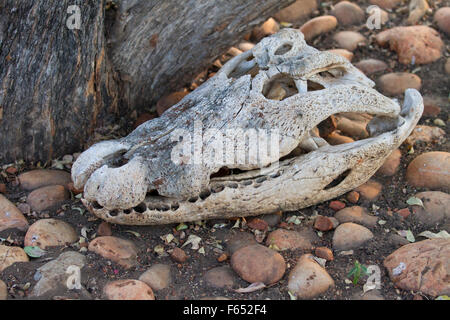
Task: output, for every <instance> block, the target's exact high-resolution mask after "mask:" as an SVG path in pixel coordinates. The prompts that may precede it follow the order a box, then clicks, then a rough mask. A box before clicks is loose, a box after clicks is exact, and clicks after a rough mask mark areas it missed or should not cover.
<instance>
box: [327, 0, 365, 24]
mask: <svg viewBox="0 0 450 320" xmlns="http://www.w3.org/2000/svg"><path fill="white" fill-rule="evenodd" d="M331 14H332V15H333V16H335V17H336V18H337V20H338V21H339V24H340V25H344V26H345V25H352V24H362V23H363V22H364V20H365V14H364V11H363V10H362V9H361V8H360V7H359V6H358V5H357V4H355V3H351V2H349V1H341V2H339V3H338V4H336V5H335V6H334V9H333V10H331Z"/></svg>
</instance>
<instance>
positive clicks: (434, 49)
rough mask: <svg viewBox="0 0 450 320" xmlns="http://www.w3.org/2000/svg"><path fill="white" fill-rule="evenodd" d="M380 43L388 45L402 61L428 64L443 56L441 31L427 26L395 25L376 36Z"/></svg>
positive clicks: (404, 62)
mask: <svg viewBox="0 0 450 320" xmlns="http://www.w3.org/2000/svg"><path fill="white" fill-rule="evenodd" d="M376 41H377V42H378V44H379V45H381V46H384V45H388V44H389V47H390V49H391V50H394V51H396V52H397V54H398V58H399V61H400V63H403V64H410V63H412V62H413V57H414V63H415V64H427V63H431V62H434V61H436V60H437V59H439V58H440V57H441V56H442V50H443V48H444V43H443V42H442V40H441V38H440V37H439V33H438V32H437V31H436V30H434V29H432V28H430V27H427V26H410V27H395V28H392V29H389V30H386V31H383V32H380V33H379V34H378V35H377V36H376Z"/></svg>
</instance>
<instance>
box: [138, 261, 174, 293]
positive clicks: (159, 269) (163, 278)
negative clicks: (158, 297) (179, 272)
mask: <svg viewBox="0 0 450 320" xmlns="http://www.w3.org/2000/svg"><path fill="white" fill-rule="evenodd" d="M139 280H140V281H142V282H145V283H146V284H148V285H149V286H150V288H152V290H154V291H158V290H162V289H166V288H168V287H169V285H170V284H171V283H172V275H171V272H170V266H169V265H167V264H162V263H158V264H155V265H153V266H151V267H150V268H149V269H148V270H147V271H145V272H144V273H143V274H142V275H141V276H140V277H139Z"/></svg>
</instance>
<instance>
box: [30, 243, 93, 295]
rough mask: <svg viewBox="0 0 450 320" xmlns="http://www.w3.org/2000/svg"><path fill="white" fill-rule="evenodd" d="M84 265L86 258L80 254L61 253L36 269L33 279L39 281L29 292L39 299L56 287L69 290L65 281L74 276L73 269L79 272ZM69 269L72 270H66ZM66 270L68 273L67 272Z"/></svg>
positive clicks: (72, 252) (71, 252)
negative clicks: (77, 269)
mask: <svg viewBox="0 0 450 320" xmlns="http://www.w3.org/2000/svg"><path fill="white" fill-rule="evenodd" d="M85 264H86V257H85V256H84V255H82V254H81V253H78V252H74V251H67V252H64V253H61V254H60V255H59V257H58V258H57V259H55V260H52V261H50V262H47V263H46V264H44V265H43V266H41V267H40V268H38V269H37V271H36V274H35V278H39V280H38V282H37V283H36V285H35V286H34V288H33V290H32V291H31V295H32V296H35V297H39V296H42V295H44V294H45V293H47V292H49V291H51V290H54V289H56V288H58V287H64V288H66V289H67V290H69V289H68V287H67V281H68V279H69V277H70V276H71V275H75V276H76V272H77V271H76V268H74V267H77V268H79V269H80V270H81V269H82V268H83V267H84V265H85ZM71 266H73V267H71ZM69 267H71V268H72V269H71V270H70V269H68V268H69ZM68 270H69V271H70V272H67V271H68ZM80 280H81V279H80ZM72 285H73V284H72Z"/></svg>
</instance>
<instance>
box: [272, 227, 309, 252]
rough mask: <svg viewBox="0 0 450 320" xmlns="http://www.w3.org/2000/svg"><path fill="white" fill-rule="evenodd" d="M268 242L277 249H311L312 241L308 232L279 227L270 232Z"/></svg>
mask: <svg viewBox="0 0 450 320" xmlns="http://www.w3.org/2000/svg"><path fill="white" fill-rule="evenodd" d="M266 244H267V245H268V246H269V247H270V248H273V249H276V250H281V251H284V250H295V249H302V250H310V249H312V247H313V245H312V241H311V239H310V237H308V235H307V234H305V233H301V232H298V231H293V230H286V229H277V230H275V231H272V232H271V233H269V235H268V236H267V239H266Z"/></svg>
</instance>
